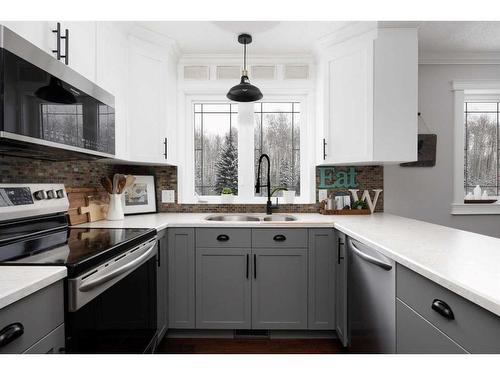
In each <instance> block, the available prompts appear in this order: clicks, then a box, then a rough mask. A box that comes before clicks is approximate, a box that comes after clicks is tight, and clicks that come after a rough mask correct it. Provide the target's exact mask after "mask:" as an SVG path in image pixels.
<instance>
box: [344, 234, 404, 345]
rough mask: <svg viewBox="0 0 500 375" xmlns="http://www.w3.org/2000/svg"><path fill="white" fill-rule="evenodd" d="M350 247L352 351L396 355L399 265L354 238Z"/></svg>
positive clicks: (349, 327)
mask: <svg viewBox="0 0 500 375" xmlns="http://www.w3.org/2000/svg"><path fill="white" fill-rule="evenodd" d="M347 245H348V261H349V263H348V330H349V350H350V351H351V352H353V353H395V352H396V301H395V299H396V264H395V262H394V261H393V260H391V259H389V258H387V257H385V256H384V255H382V254H381V253H379V252H378V251H376V250H374V249H372V248H370V247H368V246H366V245H365V244H363V243H361V242H358V241H355V240H353V239H351V238H348V240H347Z"/></svg>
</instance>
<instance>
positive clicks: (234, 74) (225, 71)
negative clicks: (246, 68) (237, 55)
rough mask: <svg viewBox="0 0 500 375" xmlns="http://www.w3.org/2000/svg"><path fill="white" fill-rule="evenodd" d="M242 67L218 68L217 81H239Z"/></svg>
mask: <svg viewBox="0 0 500 375" xmlns="http://www.w3.org/2000/svg"><path fill="white" fill-rule="evenodd" d="M240 75H241V67H240V66H239V65H238V66H236V65H235V66H218V67H217V79H239V78H240Z"/></svg>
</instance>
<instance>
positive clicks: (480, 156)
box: [464, 100, 500, 196]
mask: <svg viewBox="0 0 500 375" xmlns="http://www.w3.org/2000/svg"><path fill="white" fill-rule="evenodd" d="M499 110H500V101H468V100H466V101H465V103H464V118H465V142H464V144H465V152H464V156H465V160H464V165H465V167H464V188H465V193H471V192H472V190H473V189H474V187H475V186H476V185H479V186H480V187H481V189H482V190H483V191H487V192H488V195H494V196H498V195H500V187H499V169H500V166H499V160H498V149H499V141H498V138H499V126H500V124H499V114H500V112H499Z"/></svg>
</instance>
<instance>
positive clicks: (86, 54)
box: [52, 21, 97, 82]
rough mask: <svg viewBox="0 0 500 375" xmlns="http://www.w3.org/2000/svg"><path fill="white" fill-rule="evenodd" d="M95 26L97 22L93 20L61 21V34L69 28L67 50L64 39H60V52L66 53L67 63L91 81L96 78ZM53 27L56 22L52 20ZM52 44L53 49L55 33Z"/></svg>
mask: <svg viewBox="0 0 500 375" xmlns="http://www.w3.org/2000/svg"><path fill="white" fill-rule="evenodd" d="M96 27H97V23H96V22H93V21H74V22H61V35H64V34H65V32H66V29H68V30H69V39H68V46H69V49H68V51H65V46H64V40H62V41H61V50H62V53H63V54H64V53H68V65H69V66H70V67H71V68H73V69H74V70H76V71H77V72H78V73H80V74H81V75H82V76H84V77H85V78H87V79H89V80H91V81H93V82H94V81H95V79H96V40H97V38H96ZM53 28H54V29H55V28H56V22H53ZM52 44H53V47H54V49H55V47H56V37H55V34H54V36H53V43H52ZM61 61H63V62H64V59H62V60H61Z"/></svg>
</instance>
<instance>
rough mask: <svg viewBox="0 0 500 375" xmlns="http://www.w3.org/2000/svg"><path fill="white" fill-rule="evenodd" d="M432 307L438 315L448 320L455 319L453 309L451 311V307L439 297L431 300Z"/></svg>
mask: <svg viewBox="0 0 500 375" xmlns="http://www.w3.org/2000/svg"><path fill="white" fill-rule="evenodd" d="M431 307H432V309H433V310H434V311H436V312H437V313H438V314H439V315H442V316H444V317H445V318H446V319H448V320H453V319H455V315H454V314H453V311H451V307H450V306H449V305H448V304H447V303H446V302H444V301H441V300H440V299H435V300H434V301H432V306H431Z"/></svg>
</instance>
